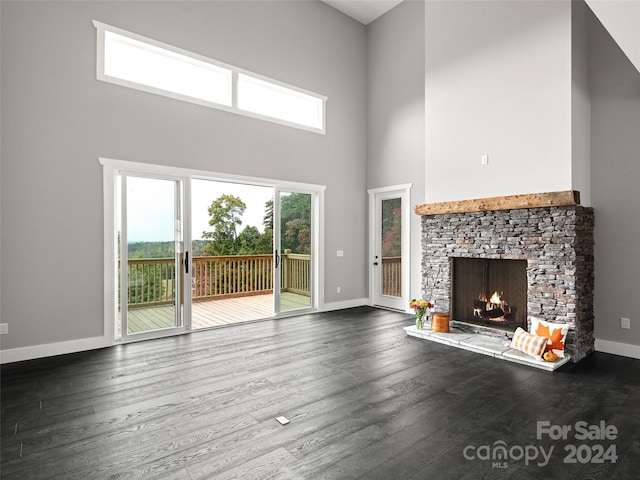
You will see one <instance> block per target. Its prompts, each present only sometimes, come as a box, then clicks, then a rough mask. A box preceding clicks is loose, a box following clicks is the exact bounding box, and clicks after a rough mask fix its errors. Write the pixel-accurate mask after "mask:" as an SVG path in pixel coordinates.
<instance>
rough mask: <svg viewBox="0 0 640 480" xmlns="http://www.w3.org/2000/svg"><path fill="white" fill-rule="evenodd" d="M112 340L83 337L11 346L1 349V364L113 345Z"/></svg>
mask: <svg viewBox="0 0 640 480" xmlns="http://www.w3.org/2000/svg"><path fill="white" fill-rule="evenodd" d="M111 344H112V342H111V341H108V340H107V338H106V337H92V338H81V339H79V340H69V341H67V342H58V343H47V344H45V345H34V346H32V347H21V348H10V349H7V350H0V364H5V363H12V362H21V361H23V360H33V359H35V358H44V357H52V356H54V355H64V354H66V353H76V352H83V351H85V350H94V349H96V348H104V347H108V346H111Z"/></svg>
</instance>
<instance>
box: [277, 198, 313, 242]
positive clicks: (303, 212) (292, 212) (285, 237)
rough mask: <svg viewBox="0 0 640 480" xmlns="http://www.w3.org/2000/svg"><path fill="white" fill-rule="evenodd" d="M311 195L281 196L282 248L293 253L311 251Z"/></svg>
mask: <svg viewBox="0 0 640 480" xmlns="http://www.w3.org/2000/svg"><path fill="white" fill-rule="evenodd" d="M310 220H311V195H308V194H306V193H290V194H287V195H282V197H281V198H280V226H281V232H282V238H281V240H280V243H281V248H282V250H283V251H284V250H291V252H292V253H310V252H311V224H310Z"/></svg>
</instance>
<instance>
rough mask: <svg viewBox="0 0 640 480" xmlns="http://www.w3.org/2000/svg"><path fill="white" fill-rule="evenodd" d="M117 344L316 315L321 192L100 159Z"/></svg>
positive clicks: (110, 312) (110, 317)
mask: <svg viewBox="0 0 640 480" xmlns="http://www.w3.org/2000/svg"><path fill="white" fill-rule="evenodd" d="M102 162H103V165H104V166H105V232H106V233H107V236H106V238H105V247H106V251H105V272H106V274H105V330H107V331H109V332H112V331H113V338H114V340H115V341H116V342H123V343H125V342H130V341H135V340H143V339H147V338H153V337H161V336H167V335H175V334H178V333H186V332H189V331H192V330H197V329H205V328H212V327H218V326H223V325H230V324H235V323H240V322H246V321H254V320H258V319H263V318H273V317H277V316H280V315H291V314H293V313H302V312H305V311H310V310H312V309H314V308H318V307H319V303H320V298H319V295H318V294H317V293H316V292H317V289H318V285H321V284H322V280H321V273H322V272H321V269H320V268H319V265H321V263H322V257H321V250H322V248H321V238H322V235H321V221H320V219H321V212H322V204H323V195H324V193H323V192H324V188H323V187H320V186H313V185H307V184H290V186H289V185H287V188H281V187H279V186H275V185H274V183H271V182H264V181H263V182H260V181H259V180H257V179H256V180H254V181H253V182H251V180H249V179H247V181H246V182H241V181H239V180H237V179H234V180H235V181H225V180H224V179H219V178H215V177H208V176H206V175H203V174H202V172H196V173H193V172H191V171H188V170H184V169H178V168H168V167H160V166H152V165H143V164H134V163H132V162H124V161H117V160H113V161H110V160H107V159H102Z"/></svg>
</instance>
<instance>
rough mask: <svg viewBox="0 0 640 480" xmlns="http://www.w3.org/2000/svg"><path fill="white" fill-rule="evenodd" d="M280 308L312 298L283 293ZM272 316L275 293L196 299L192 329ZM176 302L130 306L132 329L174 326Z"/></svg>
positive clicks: (298, 305)
mask: <svg viewBox="0 0 640 480" xmlns="http://www.w3.org/2000/svg"><path fill="white" fill-rule="evenodd" d="M281 302H282V303H281V310H295V309H299V308H309V307H310V302H311V299H310V297H306V296H304V295H297V294H295V293H290V292H285V293H283V294H282V295H281ZM271 317H273V294H269V295H253V296H247V297H236V298H225V299H222V300H209V301H204V302H193V304H192V307H191V329H192V330H198V329H201V328H211V327H219V326H222V325H232V324H236V323H242V322H248V321H251V320H260V319H263V318H271ZM173 321H174V320H173V306H172V305H162V306H155V307H139V308H130V309H129V333H138V332H144V331H147V330H154V329H157V328H167V327H171V326H173Z"/></svg>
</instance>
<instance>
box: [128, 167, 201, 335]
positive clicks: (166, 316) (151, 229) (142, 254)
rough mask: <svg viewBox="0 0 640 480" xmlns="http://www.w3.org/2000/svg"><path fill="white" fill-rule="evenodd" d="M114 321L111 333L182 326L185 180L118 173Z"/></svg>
mask: <svg viewBox="0 0 640 480" xmlns="http://www.w3.org/2000/svg"><path fill="white" fill-rule="evenodd" d="M118 183H119V190H120V192H119V193H120V195H119V200H120V205H119V209H118V210H119V217H118V227H119V230H118V253H119V260H118V267H119V268H118V269H119V286H120V288H119V296H118V308H119V317H118V318H119V322H118V325H117V326H116V338H120V339H122V340H123V341H127V340H132V339H134V338H136V339H140V338H147V337H152V336H162V335H172V334H175V333H178V332H183V331H185V330H186V325H185V299H186V300H188V299H189V298H190V296H189V292H188V291H186V292H185V288H184V286H185V285H189V284H190V281H189V280H188V279H187V278H186V277H188V276H189V274H190V271H189V270H190V268H189V267H190V262H189V261H188V255H189V252H188V250H187V251H185V249H184V245H185V242H184V233H183V224H184V222H183V217H184V201H183V198H184V188H185V182H184V180H182V179H177V178H161V177H150V176H139V175H133V174H126V173H123V174H121V175H120V177H119V182H118Z"/></svg>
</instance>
